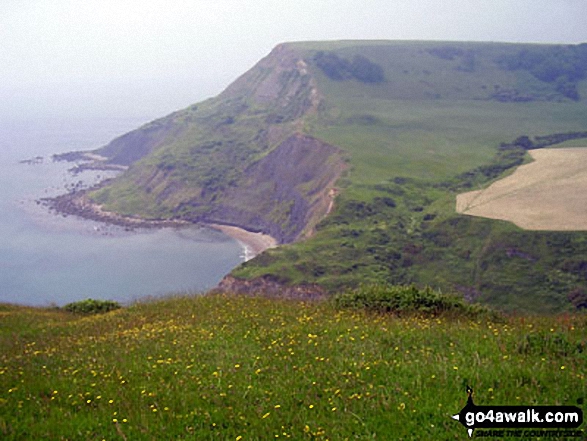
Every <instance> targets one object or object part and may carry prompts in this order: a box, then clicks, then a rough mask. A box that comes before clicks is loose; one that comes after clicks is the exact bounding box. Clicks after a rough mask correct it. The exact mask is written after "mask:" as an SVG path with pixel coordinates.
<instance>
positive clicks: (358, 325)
mask: <svg viewBox="0 0 587 441" xmlns="http://www.w3.org/2000/svg"><path fill="white" fill-rule="evenodd" d="M0 314H1V315H2V316H1V319H2V321H1V323H2V325H1V327H0V348H1V351H0V436H2V439H8V440H10V439H84V440H92V439H96V440H101V439H133V440H134V439H222V440H230V439H232V440H237V439H243V440H265V439H284V438H285V439H287V438H290V439H337V440H338V439H340V440H344V439H373V438H377V439H406V440H407V439H414V440H416V439H418V440H419V439H438V440H445V439H446V440H448V439H465V437H466V434H465V432H464V428H463V427H462V426H461V425H460V424H458V423H457V422H455V421H453V420H452V419H451V418H450V415H452V414H454V413H456V412H458V411H459V410H460V409H461V408H462V407H463V406H464V404H465V402H466V394H465V386H466V385H470V386H472V387H473V388H474V390H475V398H476V403H477V404H499V405H516V404H535V405H578V406H580V407H582V408H583V409H585V398H586V396H587V388H586V384H587V382H586V381H585V372H587V358H586V357H587V350H586V347H585V344H586V343H587V334H586V331H585V329H586V327H585V325H586V324H587V322H586V317H585V315H574V316H558V317H549V318H546V317H532V318H528V317H525V318H517V317H510V318H503V319H501V320H498V321H491V320H489V319H479V318H478V319H475V320H469V319H467V318H465V317H460V318H459V316H456V317H455V316H452V318H449V317H445V316H443V315H440V316H427V315H407V316H400V317H398V316H391V315H385V314H373V313H368V312H365V311H360V310H346V309H336V308H335V307H334V306H333V304H332V303H324V302H322V303H302V302H296V301H291V300H275V299H265V298H251V297H231V296H204V297H189V296H188V297H177V298H168V299H163V300H158V301H153V302H146V303H138V304H135V305H133V306H130V307H128V308H124V309H121V310H117V311H113V312H110V313H107V314H105V315H98V316H90V317H86V318H80V316H76V315H73V314H67V313H64V312H62V311H56V310H45V309H33V308H23V307H13V306H3V307H2V311H1V312H0ZM518 439H519V438H518Z"/></svg>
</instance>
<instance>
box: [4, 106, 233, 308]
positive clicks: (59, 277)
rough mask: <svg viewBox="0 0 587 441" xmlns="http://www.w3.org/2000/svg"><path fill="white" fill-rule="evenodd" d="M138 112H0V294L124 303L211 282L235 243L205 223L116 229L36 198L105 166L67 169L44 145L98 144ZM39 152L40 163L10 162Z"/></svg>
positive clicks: (127, 126)
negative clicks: (26, 115)
mask: <svg viewBox="0 0 587 441" xmlns="http://www.w3.org/2000/svg"><path fill="white" fill-rule="evenodd" d="M143 122H145V121H144V120H138V119H136V118H135V119H124V118H93V119H83V118H34V119H28V120H23V119H20V120H17V119H14V118H10V117H8V118H6V117H0V303H1V302H6V303H18V304H25V305H40V306H46V305H51V304H56V305H63V304H66V303H68V302H72V301H77V300H83V299H86V298H95V299H111V300H116V301H119V302H122V303H128V302H131V301H133V300H137V299H140V298H143V297H149V296H158V295H163V294H168V293H174V292H185V291H190V292H201V291H205V290H208V289H210V288H212V287H213V286H215V285H216V284H217V283H218V282H219V281H220V280H221V278H222V277H223V276H224V275H225V274H227V273H228V272H229V271H230V270H231V269H232V268H234V267H235V266H236V265H238V264H239V263H241V262H242V261H243V258H244V255H243V248H242V246H241V245H240V244H239V243H238V242H237V241H235V240H234V239H231V238H229V237H228V236H226V235H224V234H222V233H220V232H218V231H214V230H210V229H205V228H198V227H189V228H185V229H173V228H165V229H157V230H155V229H153V230H138V231H134V232H128V231H125V230H124V229H123V228H120V227H114V226H108V225H105V224H102V223H98V222H93V221H88V220H83V219H79V218H77V217H75V216H67V217H63V216H61V215H56V214H54V213H50V212H49V211H48V209H47V208H46V207H44V206H42V205H39V204H37V203H36V201H37V200H38V199H40V198H43V197H50V196H55V195H58V194H62V193H64V192H65V191H66V190H67V189H69V188H71V186H72V185H76V184H78V183H79V181H82V185H86V186H87V185H92V184H93V183H95V182H97V181H98V180H99V179H102V178H104V177H106V176H108V175H107V172H99V171H91V172H83V173H81V174H79V175H77V176H73V175H72V174H71V173H69V172H68V169H70V168H71V167H72V166H73V164H71V163H65V162H60V163H55V162H52V161H51V155H52V154H53V153H63V152H67V151H72V150H89V149H94V148H97V147H100V146H102V145H104V144H106V143H107V142H108V141H110V140H111V139H113V138H114V137H115V136H117V135H120V134H122V133H125V132H126V131H129V130H131V129H134V128H136V127H137V126H139V125H140V124H141V123H143ZM37 156H41V157H43V160H42V162H41V161H37V163H35V164H22V163H19V161H21V160H24V159H31V158H34V157H37Z"/></svg>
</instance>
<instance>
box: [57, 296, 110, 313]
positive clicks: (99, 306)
mask: <svg viewBox="0 0 587 441" xmlns="http://www.w3.org/2000/svg"><path fill="white" fill-rule="evenodd" d="M120 308H121V306H120V304H119V303H118V302H114V301H112V300H94V299H86V300H81V301H79V302H73V303H68V304H67V305H65V306H64V307H63V309H65V310H66V311H69V312H74V313H76V314H103V313H105V312H109V311H114V310H115V309H120Z"/></svg>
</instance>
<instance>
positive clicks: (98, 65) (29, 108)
mask: <svg viewBox="0 0 587 441" xmlns="http://www.w3.org/2000/svg"><path fill="white" fill-rule="evenodd" d="M586 17H587V0H395V1H394V0H296V1H289V0H280V1H277V0H246V1H243V0H191V1H188V0H1V1H0V100H2V103H3V104H2V109H1V110H0V111H1V112H3V113H6V112H14V113H22V114H35V113H43V112H45V113H47V112H48V113H55V114H68V113H71V112H76V113H81V114H87V115H90V116H92V115H103V114H107V113H113V114H115V115H124V114H128V115H131V116H145V117H154V116H162V115H164V114H166V113H169V112H170V111H172V110H176V109H178V108H181V107H185V106H187V105H189V104H191V103H194V102H197V101H200V100H202V99H204V98H207V97H210V96H214V95H216V94H218V93H219V92H220V91H221V90H222V89H224V88H225V87H226V86H227V85H228V84H229V83H230V82H231V81H232V80H234V79H235V78H236V77H237V76H238V75H240V74H242V73H244V72H245V71H246V70H247V69H249V68H250V67H252V66H253V65H254V64H255V62H257V61H258V60H259V59H260V58H261V57H263V56H264V55H266V54H267V53H268V52H269V51H270V50H271V49H272V48H273V47H274V46H275V45H276V44H278V43H280V42H283V41H297V40H338V39H390V40H395V39H402V40H405V39H410V40H469V41H510V42H544V43H580V42H587V26H586V25H585V18H586Z"/></svg>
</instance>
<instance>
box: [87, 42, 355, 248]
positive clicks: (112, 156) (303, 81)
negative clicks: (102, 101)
mask: <svg viewBox="0 0 587 441" xmlns="http://www.w3.org/2000/svg"><path fill="white" fill-rule="evenodd" d="M321 99H322V97H321V94H320V93H319V92H318V89H317V86H316V80H315V78H314V77H313V75H312V74H311V72H310V70H309V69H308V65H307V63H306V62H305V61H304V59H303V58H302V56H301V55H300V54H299V53H297V52H296V51H295V50H293V49H292V48H291V47H289V46H288V45H279V46H277V47H276V48H275V49H274V50H273V51H272V52H271V53H270V54H269V55H268V56H267V57H265V58H264V59H262V60H261V61H260V62H259V63H258V64H257V65H256V66H255V67H253V68H252V69H251V70H249V71H248V72H247V73H245V74H244V75H242V76H241V77H240V78H238V79H237V80H236V81H235V82H234V83H233V84H231V85H230V86H229V87H228V88H227V89H226V90H225V91H224V92H223V93H221V94H220V95H219V96H218V97H216V98H213V99H210V100H208V101H205V102H203V103H200V104H197V105H194V106H191V107H189V108H187V109H185V110H182V111H179V112H176V113H174V114H171V115H169V116H167V117H165V118H161V119H159V120H157V121H154V122H152V123H149V124H147V125H145V126H143V127H141V128H139V129H137V130H135V131H133V132H130V133H128V134H126V135H123V136H122V137H120V138H117V139H115V140H114V141H112V142H111V143H110V144H109V145H107V146H105V147H103V148H101V149H99V150H97V151H96V153H99V154H100V155H102V156H105V157H107V158H108V162H110V163H117V164H121V165H128V166H130V168H129V170H128V171H127V172H126V173H124V174H123V175H122V176H121V177H119V178H118V179H116V180H114V181H113V182H112V183H111V184H109V185H107V186H105V187H104V188H102V189H100V190H98V191H96V192H94V193H92V194H91V195H90V197H91V198H92V199H93V200H94V201H95V202H97V203H99V204H103V205H104V206H105V208H106V209H108V210H111V211H115V212H119V213H122V214H128V215H140V216H143V217H147V218H157V219H159V218H163V219H166V218H174V219H177V218H179V219H186V220H191V221H204V222H215V223H224V224H230V225H237V226H240V227H243V228H246V229H249V230H253V231H262V232H264V233H268V234H271V235H272V236H274V237H275V238H276V239H277V240H278V241H279V242H280V243H287V242H292V241H294V240H296V239H298V238H300V237H302V236H304V235H307V234H309V233H310V232H311V231H312V228H313V226H314V225H315V224H316V223H317V222H318V221H319V220H320V219H321V218H322V217H323V216H324V215H325V213H326V211H327V208H328V206H329V204H330V198H329V196H328V195H329V194H331V191H332V187H333V186H334V183H335V182H336V180H337V179H338V177H339V176H340V174H341V172H342V170H343V169H344V167H345V166H344V162H343V160H342V156H341V151H340V149H338V148H336V147H333V146H331V145H328V144H326V143H324V142H320V141H318V140H317V139H314V138H311V137H309V136H307V135H304V134H303V133H302V128H303V121H304V118H305V117H306V116H308V115H312V114H315V113H316V111H317V110H318V108H319V107H320V103H321Z"/></svg>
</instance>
